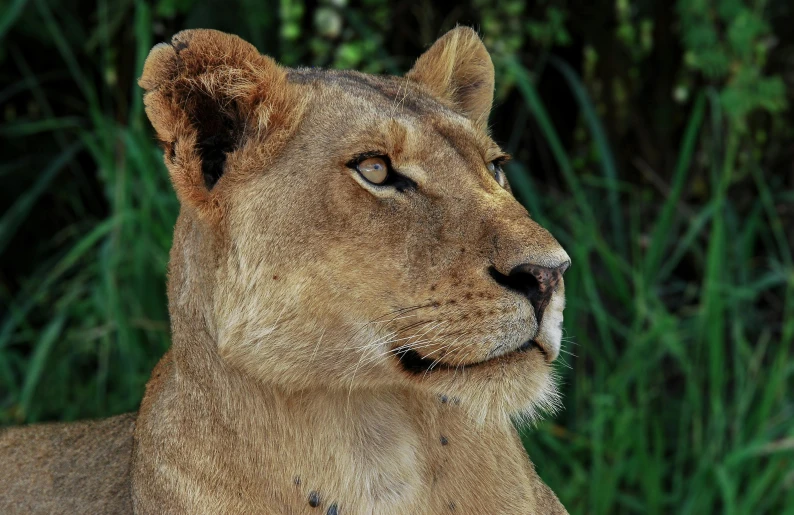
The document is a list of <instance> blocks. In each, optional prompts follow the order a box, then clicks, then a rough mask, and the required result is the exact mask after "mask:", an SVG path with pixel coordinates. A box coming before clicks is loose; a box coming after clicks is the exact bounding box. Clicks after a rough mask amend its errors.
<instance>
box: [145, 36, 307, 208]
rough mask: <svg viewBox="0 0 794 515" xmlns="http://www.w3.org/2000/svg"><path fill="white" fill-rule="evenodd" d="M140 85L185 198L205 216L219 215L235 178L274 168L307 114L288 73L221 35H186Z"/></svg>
mask: <svg viewBox="0 0 794 515" xmlns="http://www.w3.org/2000/svg"><path fill="white" fill-rule="evenodd" d="M138 84H140V86H141V87H142V88H143V89H145V90H146V93H145V94H144V104H145V106H146V114H147V115H148V117H149V120H150V121H151V122H152V125H153V126H154V129H155V131H156V132H157V136H158V138H159V139H160V141H161V142H162V144H163V148H164V149H165V162H166V165H167V167H168V171H169V174H170V176H171V181H172V182H173V184H174V189H175V190H176V192H177V195H178V196H179V199H180V201H181V202H182V203H183V204H188V205H190V206H192V207H196V208H198V209H199V211H200V212H202V213H205V214H209V212H217V208H218V207H219V203H220V201H219V196H218V194H217V190H218V189H222V188H220V186H221V184H222V183H223V182H224V181H227V182H229V181H233V180H235V179H234V178H232V177H229V178H228V179H227V178H226V177H227V176H229V175H237V176H240V175H242V174H245V173H246V172H249V173H250V172H251V171H252V170H250V168H252V167H255V168H256V169H258V170H261V169H262V168H263V167H265V166H267V164H268V161H269V160H271V159H272V158H273V157H274V156H275V155H276V153H277V152H278V151H279V150H280V147H281V146H282V145H283V143H284V142H285V141H286V140H287V139H288V137H289V136H290V134H291V133H292V131H293V130H294V128H295V127H296V125H297V123H298V121H299V119H300V115H301V113H300V109H301V107H300V106H301V105H302V103H301V102H300V101H299V98H298V94H297V92H296V91H294V88H293V87H292V86H291V85H290V84H288V83H287V73H286V70H285V69H283V68H281V67H280V66H279V65H278V64H276V62H275V61H273V59H271V58H269V57H267V56H263V55H261V54H260V53H259V52H258V51H257V50H256V48H254V46H253V45H251V44H249V43H247V42H245V41H243V40H242V39H240V38H238V37H237V36H232V35H229V34H224V33H223V32H218V31H215V30H204V29H198V30H185V31H182V32H180V33H178V34H176V35H175V36H174V37H173V38H172V39H171V43H170V44H168V43H161V44H159V45H157V46H155V47H154V48H152V50H151V52H149V56H148V57H147V58H146V63H145V64H144V67H143V74H142V75H141V78H140V80H139V81H138ZM242 155H245V156H248V157H250V156H252V155H254V156H255V159H254V160H251V159H243V157H241V156H242ZM243 160H244V161H245V163H243V162H242V161H243ZM253 171H256V170H253Z"/></svg>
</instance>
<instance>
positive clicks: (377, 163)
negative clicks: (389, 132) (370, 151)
mask: <svg viewBox="0 0 794 515" xmlns="http://www.w3.org/2000/svg"><path fill="white" fill-rule="evenodd" d="M356 170H358V173H360V174H361V176H362V177H364V178H365V179H366V180H368V181H369V182H371V183H372V184H383V183H384V182H386V179H388V178H389V165H388V164H387V163H386V161H385V160H384V159H383V158H382V157H369V158H367V159H364V160H363V161H361V162H360V163H358V164H357V165H356Z"/></svg>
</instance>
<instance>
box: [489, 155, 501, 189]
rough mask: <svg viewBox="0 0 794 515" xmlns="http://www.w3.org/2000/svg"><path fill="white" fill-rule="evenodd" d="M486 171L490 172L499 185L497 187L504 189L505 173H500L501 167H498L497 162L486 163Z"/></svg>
mask: <svg viewBox="0 0 794 515" xmlns="http://www.w3.org/2000/svg"><path fill="white" fill-rule="evenodd" d="M487 166H488V171H489V172H491V175H493V178H494V179H495V180H496V182H498V183H499V186H501V187H503V188H504V187H505V173H504V172H503V171H502V167H501V166H500V165H499V162H498V161H491V162H490V163H488V165H487Z"/></svg>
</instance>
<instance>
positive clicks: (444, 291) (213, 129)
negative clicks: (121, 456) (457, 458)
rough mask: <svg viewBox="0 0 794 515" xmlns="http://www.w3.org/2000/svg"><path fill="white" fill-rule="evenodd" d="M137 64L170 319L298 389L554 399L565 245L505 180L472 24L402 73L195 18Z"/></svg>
mask: <svg viewBox="0 0 794 515" xmlns="http://www.w3.org/2000/svg"><path fill="white" fill-rule="evenodd" d="M140 83H141V85H142V86H143V87H144V88H145V89H146V91H147V93H146V96H145V103H146V108H147V113H148V115H149V118H150V119H151V121H152V124H153V125H154V127H155V129H156V131H157V134H158V137H159V138H160V139H161V140H162V142H163V146H164V148H165V161H166V165H167V166H168V169H169V172H170V175H171V177H172V180H173V183H174V186H175V189H176V191H177V194H178V195H179V198H180V200H181V203H182V213H181V215H180V220H179V222H178V224H177V229H176V232H175V243H174V248H173V250H172V256H171V274H170V286H169V295H170V302H171V310H172V315H173V317H174V331H175V338H176V336H177V335H178V334H179V333H192V334H198V333H201V334H208V335H209V336H210V337H211V338H210V340H211V341H213V342H214V345H216V347H215V348H216V349H217V353H218V354H219V355H220V356H221V358H222V359H223V361H224V362H225V363H226V364H227V365H228V366H232V367H237V368H239V369H241V370H243V371H244V372H245V373H246V374H248V375H250V376H253V377H255V378H256V379H257V380H259V381H261V382H264V383H267V384H270V385H273V386H274V387H277V388H282V389H285V390H289V391H297V390H302V389H311V388H317V387H322V388H326V389H339V391H340V393H345V392H347V391H349V390H350V389H371V390H375V389H392V390H395V389H396V390H395V391H397V390H399V391H406V390H411V389H412V390H414V391H416V390H419V391H424V392H430V393H432V394H434V395H441V396H448V398H450V399H453V398H456V399H460V403H461V405H462V406H464V407H466V408H467V409H468V410H469V411H470V413H471V414H472V415H473V416H474V417H475V418H476V419H478V420H486V419H488V418H489V417H490V416H498V417H505V416H507V415H511V414H524V415H530V416H531V415H532V414H533V413H534V412H535V411H536V408H537V407H546V408H548V407H550V406H551V405H552V404H553V403H554V401H555V399H556V390H555V387H554V381H553V379H552V365H551V362H552V361H553V360H554V359H555V358H556V357H557V355H558V353H559V351H560V342H561V325H562V311H563V306H564V293H563V282H562V274H563V272H564V271H565V269H566V268H567V267H568V265H569V262H570V261H569V258H568V255H567V254H566V253H565V251H564V250H563V249H562V248H561V247H560V245H559V244H558V243H557V242H556V241H555V239H554V238H553V237H552V236H551V235H550V234H549V233H548V232H547V231H546V230H545V229H543V228H542V227H540V226H539V225H538V224H537V223H535V222H534V221H533V220H532V219H531V218H530V216H529V214H528V213H527V212H526V210H525V209H524V208H523V207H522V206H521V205H520V204H519V203H518V202H517V201H516V200H515V198H514V197H513V195H512V194H511V192H510V187H509V185H508V184H507V180H506V178H505V176H504V173H503V172H502V170H501V163H503V162H504V160H506V159H507V156H506V155H505V153H504V152H503V151H502V150H501V149H500V148H499V146H498V145H497V144H496V143H495V142H494V141H493V140H492V139H491V138H490V137H489V136H488V132H487V120H488V114H489V111H490V107H491V102H492V97H493V86H494V71H493V65H492V63H491V59H490V56H489V55H488V53H487V51H486V49H485V47H484V46H483V44H482V42H481V41H480V39H479V38H478V37H477V35H476V33H475V32H474V31H472V30H471V29H468V28H464V27H459V28H457V29H454V30H452V31H450V32H449V33H447V34H446V35H445V36H443V37H442V38H441V39H439V40H438V41H437V42H436V43H435V44H434V45H433V47H432V48H430V49H429V50H428V51H427V52H426V53H425V54H424V55H423V56H422V57H420V58H419V60H418V61H417V62H416V65H415V66H414V68H413V69H412V70H411V71H410V72H409V73H408V74H407V75H406V76H405V77H388V76H373V75H366V74H362V73H357V72H351V71H326V70H318V69H308V68H301V69H287V68H282V67H280V66H278V65H277V64H276V63H275V62H274V61H273V60H272V59H270V58H268V57H266V56H262V55H260V54H259V53H258V52H257V51H256V49H255V48H254V47H253V46H251V45H249V44H248V43H246V42H244V41H242V40H241V39H239V38H237V37H235V36H231V35H227V34H223V33H220V32H216V31H210V30H194V31H185V32H181V33H179V34H177V35H176V36H174V38H173V40H172V42H171V44H161V45H158V46H157V47H155V48H154V49H153V50H152V52H151V53H150V55H149V57H148V59H147V61H146V65H145V68H144V72H143V76H142V78H141V81H140ZM191 341H193V340H192V339H191V338H190V337H182V338H179V339H178V342H177V343H175V346H176V345H182V346H188V345H190V344H191V343H190V342H191Z"/></svg>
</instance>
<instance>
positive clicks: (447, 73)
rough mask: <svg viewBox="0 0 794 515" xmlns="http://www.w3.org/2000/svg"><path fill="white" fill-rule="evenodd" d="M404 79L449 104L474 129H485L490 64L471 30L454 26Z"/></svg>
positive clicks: (490, 96)
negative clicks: (465, 118)
mask: <svg viewBox="0 0 794 515" xmlns="http://www.w3.org/2000/svg"><path fill="white" fill-rule="evenodd" d="M406 77H408V78H409V79H412V80H415V81H416V82H419V83H421V84H424V85H425V86H426V87H427V88H429V89H430V91H431V92H432V93H433V94H434V95H435V96H437V97H439V98H441V99H442V100H446V101H447V102H451V103H452V104H453V105H454V106H455V107H456V108H457V109H459V110H460V111H461V112H463V114H465V115H466V116H467V117H468V118H469V119H470V120H471V121H472V122H473V123H474V125H475V126H477V127H479V128H480V129H483V130H485V129H486V128H487V126H488V115H489V114H490V112H491V103H492V102H493V90H494V70H493V62H491V56H490V55H489V54H488V50H486V49H485V45H483V43H482V41H481V40H480V37H479V36H478V35H477V33H476V32H475V31H474V30H473V29H472V28H470V27H456V28H454V29H452V30H450V31H449V32H447V33H446V34H444V35H443V36H441V38H439V39H438V41H436V42H435V43H434V44H433V46H432V47H430V49H429V50H427V52H425V53H424V54H422V56H421V57H420V58H419V59H418V60H417V61H416V64H415V65H414V67H413V68H412V69H411V71H409V72H408V74H407V75H406Z"/></svg>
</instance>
